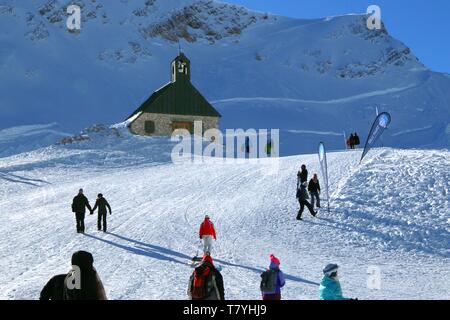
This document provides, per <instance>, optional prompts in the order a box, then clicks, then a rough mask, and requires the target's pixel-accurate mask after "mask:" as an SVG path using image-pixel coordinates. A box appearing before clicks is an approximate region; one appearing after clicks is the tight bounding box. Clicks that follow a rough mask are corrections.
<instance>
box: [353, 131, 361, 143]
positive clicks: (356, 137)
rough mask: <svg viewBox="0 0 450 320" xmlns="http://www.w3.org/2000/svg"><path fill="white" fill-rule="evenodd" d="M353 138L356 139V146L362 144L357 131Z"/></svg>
mask: <svg viewBox="0 0 450 320" xmlns="http://www.w3.org/2000/svg"><path fill="white" fill-rule="evenodd" d="M353 139H354V140H355V146H359V145H360V144H361V140H359V136H358V134H357V133H356V132H355V134H354V136H353Z"/></svg>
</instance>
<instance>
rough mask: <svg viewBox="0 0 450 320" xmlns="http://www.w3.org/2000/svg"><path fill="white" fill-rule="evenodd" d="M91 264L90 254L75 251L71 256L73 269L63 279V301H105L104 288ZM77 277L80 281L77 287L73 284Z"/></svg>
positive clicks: (92, 258) (92, 259)
mask: <svg viewBox="0 0 450 320" xmlns="http://www.w3.org/2000/svg"><path fill="white" fill-rule="evenodd" d="M93 264H94V257H93V256H92V254H91V253H90V252H87V251H77V252H75V253H74V254H73V255H72V268H73V269H72V270H71V271H70V272H69V273H68V274H67V275H66V278H65V279H64V286H63V300H107V297H106V292H105V288H104V286H103V283H102V281H101V280H100V277H99V275H98V273H97V270H95V268H94V265H93ZM74 267H76V268H74ZM77 272H79V275H77ZM77 276H78V278H79V281H80V283H79V286H78V287H77V286H76V283H74V282H73V281H74V280H73V279H76V278H77Z"/></svg>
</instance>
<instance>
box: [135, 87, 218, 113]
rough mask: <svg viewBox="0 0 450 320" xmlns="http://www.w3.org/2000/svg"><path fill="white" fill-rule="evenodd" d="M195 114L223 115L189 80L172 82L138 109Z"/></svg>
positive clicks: (153, 111) (152, 111)
mask: <svg viewBox="0 0 450 320" xmlns="http://www.w3.org/2000/svg"><path fill="white" fill-rule="evenodd" d="M141 111H142V112H146V113H162V114H178V115H193V116H209V117H221V114H220V113H219V112H218V111H217V110H216V109H214V107H213V106H212V105H211V104H210V103H209V102H208V101H207V100H206V99H205V98H204V97H203V96H202V95H201V93H200V92H199V91H198V90H197V89H196V88H195V87H194V86H193V85H192V84H191V82H190V81H189V80H183V81H180V80H178V81H176V82H171V83H168V84H167V85H165V86H164V87H162V88H161V89H159V90H158V91H156V92H154V93H153V94H152V95H151V96H150V98H148V99H147V100H146V101H145V102H144V103H143V104H142V105H141V106H140V107H139V108H138V109H137V110H136V111H134V112H133V113H132V114H131V115H130V116H129V117H128V118H127V119H129V118H131V117H132V116H134V115H135V114H137V113H138V112H141Z"/></svg>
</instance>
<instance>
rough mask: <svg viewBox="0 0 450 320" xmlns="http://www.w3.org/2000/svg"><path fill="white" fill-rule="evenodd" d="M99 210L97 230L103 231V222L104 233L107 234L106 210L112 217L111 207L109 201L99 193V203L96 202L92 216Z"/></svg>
mask: <svg viewBox="0 0 450 320" xmlns="http://www.w3.org/2000/svg"><path fill="white" fill-rule="evenodd" d="M97 208H98V217H97V228H98V231H101V230H102V220H103V232H106V214H107V212H106V208H108V210H109V214H110V215H111V206H110V205H109V203H108V201H106V199H105V198H103V194H101V193H99V194H98V198H97V201H96V202H95V206H94V208H93V209H92V211H91V214H93V213H94V211H95V210H96V209H97Z"/></svg>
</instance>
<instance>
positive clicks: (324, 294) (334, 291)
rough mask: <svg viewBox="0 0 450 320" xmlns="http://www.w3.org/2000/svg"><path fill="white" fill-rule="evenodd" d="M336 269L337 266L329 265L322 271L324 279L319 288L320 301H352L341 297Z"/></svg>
mask: <svg viewBox="0 0 450 320" xmlns="http://www.w3.org/2000/svg"><path fill="white" fill-rule="evenodd" d="M338 268H339V266H338V265H337V264H334V263H330V264H328V265H327V266H326V267H325V268H324V269H323V274H324V277H323V279H322V281H321V282H320V287H319V296H320V300H353V299H350V298H345V297H344V296H343V295H342V288H341V284H340V283H339V279H338V274H337V272H338Z"/></svg>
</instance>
